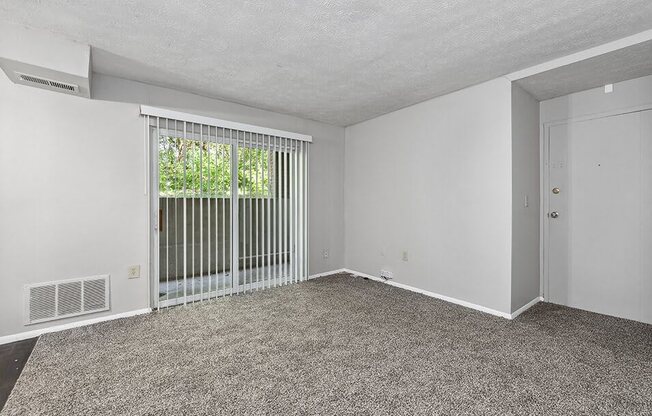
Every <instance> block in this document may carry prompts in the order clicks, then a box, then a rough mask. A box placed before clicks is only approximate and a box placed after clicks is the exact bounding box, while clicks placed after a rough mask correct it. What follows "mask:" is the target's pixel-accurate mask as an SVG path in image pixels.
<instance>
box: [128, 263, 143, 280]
mask: <svg viewBox="0 0 652 416" xmlns="http://www.w3.org/2000/svg"><path fill="white" fill-rule="evenodd" d="M127 277H128V278H129V279H137V278H139V277H140V265H137V266H129V268H128V269H127Z"/></svg>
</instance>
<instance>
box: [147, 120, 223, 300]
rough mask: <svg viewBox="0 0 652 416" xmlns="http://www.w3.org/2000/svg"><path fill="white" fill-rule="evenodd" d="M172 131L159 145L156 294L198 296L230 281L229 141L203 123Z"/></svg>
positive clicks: (210, 294) (214, 293)
mask: <svg viewBox="0 0 652 416" xmlns="http://www.w3.org/2000/svg"><path fill="white" fill-rule="evenodd" d="M200 128H201V129H202V130H201V131H200ZM175 133H176V134H175V135H161V136H160V138H159V148H158V152H159V155H158V156H159V208H160V215H161V224H160V225H161V227H160V230H159V254H160V256H159V259H160V261H159V265H160V273H159V279H160V285H159V299H160V300H174V299H179V298H181V302H183V297H184V295H185V296H186V297H187V301H196V300H200V299H202V298H203V299H207V298H209V297H215V296H220V295H222V294H224V292H225V291H227V290H228V289H230V287H231V277H230V274H229V270H230V258H231V247H230V245H231V244H230V240H231V238H230V227H231V221H230V219H231V210H230V207H231V200H230V195H231V146H230V145H228V144H224V143H221V142H222V141H223V137H222V133H221V130H220V131H218V132H217V134H218V136H219V137H218V138H217V141H218V143H215V140H216V138H215V135H216V130H215V129H214V128H213V129H212V131H211V134H210V135H209V130H208V128H207V127H206V126H199V125H195V126H194V130H193V126H192V125H188V126H187V127H186V138H185V139H184V138H183V131H181V132H179V131H175ZM179 133H181V134H179ZM200 133H201V134H200ZM184 200H185V205H184ZM184 218H185V221H184ZM184 236H185V242H184ZM184 244H185V245H184ZM184 253H185V255H186V270H185V285H184Z"/></svg>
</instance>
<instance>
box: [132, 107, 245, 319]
mask: <svg viewBox="0 0 652 416" xmlns="http://www.w3.org/2000/svg"><path fill="white" fill-rule="evenodd" d="M152 129H153V127H151V126H150V125H149V124H148V120H147V117H145V166H146V172H145V174H146V177H145V195H147V197H148V219H147V223H148V230H147V233H148V244H149V247H148V259H147V261H148V266H149V267H148V270H149V273H148V276H147V290H148V292H149V294H148V296H149V304H150V308H152V309H158V308H159V307H168V306H174V305H179V304H185V301H180V300H179V298H175V299H169V300H165V301H162V302H161V301H160V299H159V296H158V287H159V276H160V270H159V267H160V252H159V244H160V241H159V235H160V234H159V224H160V223H159V221H160V219H159V213H160V207H159V201H160V196H159V160H158V156H159V154H158V143H159V140H160V138H159V137H152V134H151V133H152ZM156 129H157V131H160V130H161V127H159V126H157V127H156ZM230 142H231V143H229V144H228V145H229V146H230V148H231V196H230V198H229V200H230V208H229V209H230V210H231V219H230V222H231V224H230V228H229V232H230V237H229V238H230V248H231V250H230V253H228V256H229V258H230V260H229V261H230V264H231V270H230V271H229V275H230V277H231V287H230V288H225V289H216V291H215V292H214V293H215V294H216V296H225V295H232V294H234V293H239V291H240V286H239V284H238V283H239V280H238V279H239V273H240V272H239V269H237V267H238V266H237V265H238V256H239V253H238V250H237V249H234V248H236V247H239V246H238V244H239V240H238V237H239V235H238V228H237V227H238V221H239V219H238V143H237V139H236V142H235V143H234V142H232V141H231V140H230ZM184 206H185V204H184ZM234 264H235V265H236V270H235V271H234V269H233V265H234ZM236 284H238V285H237V286H236ZM185 286H186V283H185V282H184V287H185ZM209 293H211V292H210V290H209ZM187 298H188V296H184V299H187ZM195 298H197V299H196V300H199V299H201V295H195Z"/></svg>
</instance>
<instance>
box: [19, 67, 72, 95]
mask: <svg viewBox="0 0 652 416" xmlns="http://www.w3.org/2000/svg"><path fill="white" fill-rule="evenodd" d="M16 77H17V78H18V79H19V80H20V81H23V83H24V84H27V85H29V84H31V85H33V86H35V87H46V88H48V89H53V90H56V91H61V92H67V93H68V94H77V93H78V92H79V86H77V85H75V84H70V83H67V82H61V81H55V80H53V79H47V78H42V77H37V76H34V75H28V74H23V73H21V72H16Z"/></svg>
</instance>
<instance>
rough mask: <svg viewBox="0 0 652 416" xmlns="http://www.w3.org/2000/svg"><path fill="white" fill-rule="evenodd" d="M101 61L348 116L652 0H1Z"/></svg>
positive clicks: (237, 97) (439, 90)
mask: <svg viewBox="0 0 652 416" xmlns="http://www.w3.org/2000/svg"><path fill="white" fill-rule="evenodd" d="M0 19H4V20H5V21H10V22H14V23H19V24H23V25H26V26H30V27H35V28H39V29H45V30H49V31H51V32H53V33H57V34H62V35H65V36H67V37H69V38H71V39H74V40H77V41H81V42H84V43H88V44H90V45H92V46H93V47H94V51H93V54H94V55H93V60H94V70H95V71H96V72H99V73H105V74H109V75H114V76H120V77H124V78H129V79H134V80H138V81H143V82H148V83H152V84H157V85H162V86H167V87H172V88H177V89H181V90H185V91H190V92H195V93H199V94H202V95H206V96H210V97H215V98H220V99H224V100H228V101H234V102H238V103H243V104H248V105H251V106H254V107H259V108H264V109H269V110H273V111H277V112H282V113H288V114H293V115H297V116H300V117H304V118H309V119H314V120H319V121H323V122H327V123H331V124H337V125H343V126H344V125H350V124H353V123H356V122H359V121H363V120H366V119H369V118H372V117H374V116H378V115H381V114H384V113H387V112H390V111H393V110H396V109H399V108H402V107H405V106H408V105H411V104H414V103H417V102H420V101H423V100H426V99H429V98H432V97H435V96H438V95H442V94H445V93H448V92H451V91H454V90H458V89H460V88H463V87H466V86H469V85H472V84H476V83H479V82H482V81H485V80H489V79H492V78H495V77H497V76H501V75H504V74H507V73H509V72H513V71H516V70H518V69H522V68H525V67H529V66H532V65H535V64H538V63H541V62H544V61H548V60H550V59H554V58H557V57H559V56H563V55H567V54H569V53H573V52H577V51H580V50H583V49H586V48H589V47H593V46H596V45H599V44H602V43H605V42H609V41H612V40H615V39H618V38H621V37H624V36H628V35H631V34H634V33H638V32H641V31H644V30H647V29H650V28H652V1H649V0H458V1H432V0H428V1H426V0H423V1H396V0H321V1H310V0H295V1H291V0H278V1H242V0H234V1H218V2H212V1H201V0H186V1H175V0H141V1H137V2H134V1H130V0H113V1H101V2H99V1H96V0H79V1H70V0H49V1H47V2H43V1H37V0H2V1H1V2H0Z"/></svg>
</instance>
